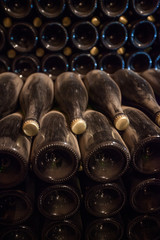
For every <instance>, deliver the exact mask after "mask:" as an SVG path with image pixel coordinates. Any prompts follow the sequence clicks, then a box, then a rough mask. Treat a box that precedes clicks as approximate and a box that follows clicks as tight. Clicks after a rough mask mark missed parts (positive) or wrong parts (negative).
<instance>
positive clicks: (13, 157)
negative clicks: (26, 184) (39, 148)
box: [0, 113, 31, 188]
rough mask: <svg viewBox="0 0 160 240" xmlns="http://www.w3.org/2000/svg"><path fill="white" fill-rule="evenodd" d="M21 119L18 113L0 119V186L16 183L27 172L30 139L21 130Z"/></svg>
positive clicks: (22, 178) (19, 181)
mask: <svg viewBox="0 0 160 240" xmlns="http://www.w3.org/2000/svg"><path fill="white" fill-rule="evenodd" d="M22 121H23V119H22V115H21V114H20V113H12V114H9V115H7V116H6V117H4V118H2V119H1V120H0V188H9V187H13V186H16V185H18V184H19V183H21V182H22V181H23V180H24V179H25V177H26V175H27V173H28V167H29V156H30V148H31V139H30V138H28V137H26V136H25V135H24V134H23V132H22V131H21V125H22Z"/></svg>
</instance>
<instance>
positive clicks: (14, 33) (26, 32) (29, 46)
mask: <svg viewBox="0 0 160 240" xmlns="http://www.w3.org/2000/svg"><path fill="white" fill-rule="evenodd" d="M8 39H9V43H10V45H11V46H12V47H13V48H14V49H15V50H16V51H18V52H22V53H25V52H30V51H32V50H33V48H34V47H35V46H36V44H37V41H38V35H37V31H36V29H35V28H34V27H33V26H32V25H31V24H29V23H25V22H17V23H15V24H13V25H12V27H11V28H10V29H9V32H8Z"/></svg>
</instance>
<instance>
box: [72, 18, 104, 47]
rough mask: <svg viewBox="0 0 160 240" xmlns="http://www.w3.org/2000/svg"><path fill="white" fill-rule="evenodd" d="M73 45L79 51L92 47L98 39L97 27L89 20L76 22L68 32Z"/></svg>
mask: <svg viewBox="0 0 160 240" xmlns="http://www.w3.org/2000/svg"><path fill="white" fill-rule="evenodd" d="M70 37H71V40H72V43H73V46H74V47H75V48H76V49H79V50H81V51H87V50H90V49H91V48H93V47H94V46H95V45H96V43H97V41H98V37H99V36H98V31H97V28H96V27H95V26H94V25H93V24H92V23H90V22H89V21H83V22H76V23H75V24H74V25H73V27H72V31H71V34H70Z"/></svg>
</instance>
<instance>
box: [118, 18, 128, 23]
mask: <svg viewBox="0 0 160 240" xmlns="http://www.w3.org/2000/svg"><path fill="white" fill-rule="evenodd" d="M119 22H121V23H123V24H124V25H126V24H127V23H128V20H127V18H126V17H125V16H120V18H119Z"/></svg>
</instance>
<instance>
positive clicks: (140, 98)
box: [112, 69, 160, 126]
mask: <svg viewBox="0 0 160 240" xmlns="http://www.w3.org/2000/svg"><path fill="white" fill-rule="evenodd" d="M112 78H113V79H114V80H115V82H116V83H117V84H118V86H119V88H120V90H121V93H122V97H123V98H124V102H125V104H126V105H131V106H135V107H137V108H139V109H140V110H142V111H144V112H145V113H146V114H147V115H148V116H149V117H151V118H152V120H153V121H155V122H156V124H157V125H159V126H160V120H159V116H160V106H159V105H158V103H157V101H156V98H155V95H154V92H153V89H152V87H151V85H150V84H149V83H148V82H147V81H146V80H145V79H144V78H142V77H141V76H140V75H139V74H137V73H135V72H134V71H131V70H128V69H123V70H118V71H117V72H116V73H114V74H113V75H112Z"/></svg>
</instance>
